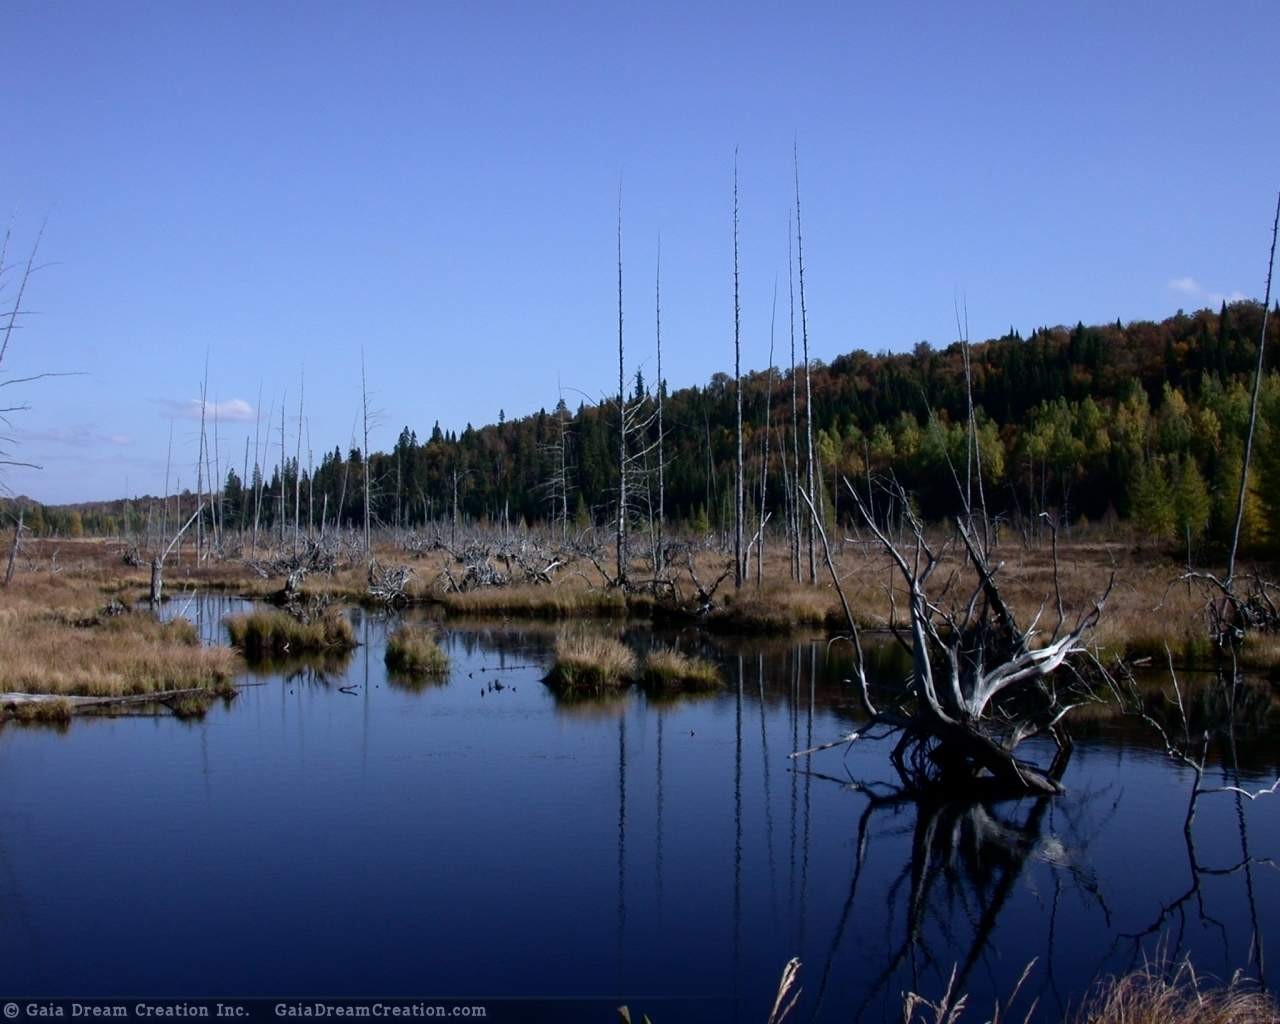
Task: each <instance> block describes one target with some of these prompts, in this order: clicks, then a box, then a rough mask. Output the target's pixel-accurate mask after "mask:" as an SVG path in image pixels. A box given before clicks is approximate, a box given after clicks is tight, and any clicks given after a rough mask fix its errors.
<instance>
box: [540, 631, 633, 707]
mask: <svg viewBox="0 0 1280 1024" xmlns="http://www.w3.org/2000/svg"><path fill="white" fill-rule="evenodd" d="M636 667H637V664H636V656H635V654H634V653H633V652H632V651H631V648H629V647H627V646H626V644H624V643H622V642H621V641H620V640H615V639H613V638H612V637H603V636H590V635H585V634H561V635H560V636H559V637H557V638H556V660H555V664H554V665H553V666H552V667H551V672H550V673H549V674H548V675H547V679H546V682H547V685H548V686H550V687H552V689H555V690H557V691H559V692H561V693H564V694H573V695H589V694H600V693H606V692H608V691H610V690H617V689H620V688H621V687H623V686H625V685H626V684H627V683H629V682H630V681H631V680H632V679H634V678H635V675H636Z"/></svg>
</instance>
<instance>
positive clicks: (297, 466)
mask: <svg viewBox="0 0 1280 1024" xmlns="http://www.w3.org/2000/svg"><path fill="white" fill-rule="evenodd" d="M300 376H301V379H300V380H299V382H298V441H297V444H296V446H295V448H294V457H293V553H294V554H295V555H296V554H297V553H298V534H299V532H300V529H301V521H302V517H301V506H302V409H303V402H304V400H305V398H306V393H307V375H306V373H305V372H303V373H302V374H301V375H300Z"/></svg>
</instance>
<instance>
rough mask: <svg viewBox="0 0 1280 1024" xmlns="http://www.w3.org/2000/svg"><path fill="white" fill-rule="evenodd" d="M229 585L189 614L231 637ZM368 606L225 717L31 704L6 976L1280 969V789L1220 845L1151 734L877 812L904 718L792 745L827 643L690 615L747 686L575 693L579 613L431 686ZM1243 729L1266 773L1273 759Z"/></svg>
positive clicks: (729, 984) (604, 983)
mask: <svg viewBox="0 0 1280 1024" xmlns="http://www.w3.org/2000/svg"><path fill="white" fill-rule="evenodd" d="M230 606H231V605H230V603H228V602H223V601H218V600H213V599H211V600H210V601H208V602H205V603H201V604H199V605H194V606H192V607H189V608H187V609H185V610H186V613H187V614H189V615H191V616H192V617H196V616H199V617H200V618H201V619H202V621H203V622H204V623H205V625H206V628H207V629H208V630H210V632H211V633H212V632H213V631H216V629H217V628H218V626H217V623H218V621H219V619H220V616H221V614H223V613H224V612H225V611H226V610H228V609H229V608H230ZM183 610H184V609H183V607H182V602H181V600H178V601H176V602H175V603H174V606H173V608H171V612H177V611H183ZM351 614H352V616H353V618H354V620H355V622H356V627H357V635H358V636H359V637H360V638H361V639H362V641H363V646H362V647H361V648H360V649H358V650H357V651H356V652H355V654H354V655H353V656H352V657H351V658H350V660H347V661H345V662H342V663H339V664H337V665H329V666H323V667H314V666H313V667H305V668H299V669H296V670H295V671H293V672H292V673H289V672H285V673H282V674H277V675H261V676H251V677H249V678H248V681H249V682H251V683H254V684H256V685H251V686H247V687H246V688H245V689H243V690H242V692H241V693H240V695H239V697H237V698H236V699H235V700H234V702H232V703H231V704H230V705H228V706H223V705H222V704H218V705H216V706H215V707H214V709H213V710H212V711H210V713H209V714H208V716H207V717H206V718H205V719H204V720H203V721H199V722H183V721H179V720H177V719H174V718H171V717H141V716H138V717H120V718H94V719H78V720H76V721H75V722H74V723H73V724H72V726H71V727H70V728H69V729H68V730H67V731H65V732H57V731H53V730H49V729H41V728H17V727H6V728H4V729H3V731H2V732H0V777H2V778H3V780H4V785H3V788H0V908H2V909H0V983H2V987H3V988H4V989H5V990H6V991H13V992H15V993H21V994H22V995H23V996H32V997H38V996H51V997H52V996H70V995H76V996H84V997H88V996H121V997H124V996H128V997H142V996H149V997H162V996H170V997H184V998H185V997H198V996H211V997H212V996H228V997H248V996H265V997H299V998H316V997H321V996H330V997H340V996H350V997H366V996H377V997H393V996H405V997H437V998H449V997H473V998H476V999H479V1000H483V999H484V998H486V997H488V998H495V999H496V998H497V997H503V996H519V997H565V996H575V997H588V996H589V997H601V998H605V999H609V1000H615V1001H617V1002H627V1003H628V1004H630V1006H631V1007H632V1009H633V1010H636V1011H640V1012H648V1013H650V1014H652V1015H653V1016H654V1019H655V1024H669V1022H671V1021H677V1020H680V1021H683V1020H699V1021H706V1020H722V1019H723V1020H742V1021H751V1022H763V1021H764V1020H765V1018H766V1017H767V1015H768V1010H769V1006H770V1004H771V1003H772V997H773V993H774V991H775V988H776V985H777V981H778V977H779V974H780V972H781V969H782V967H783V964H784V963H785V962H786V961H787V959H788V958H789V957H792V956H799V957H800V958H801V960H802V961H803V968H802V971H801V984H802V985H803V989H804V991H803V996H802V998H801V1003H800V1007H799V1012H798V1014H797V1015H796V1017H795V1018H794V1019H797V1020H811V1019H822V1020H827V1019H841V1020H866V1021H881V1020H900V1019H901V994H902V993H903V991H905V990H909V989H914V990H916V991H919V992H921V993H923V994H926V995H929V996H931V997H936V996H938V995H940V994H941V993H942V991H943V989H944V988H945V986H946V982H947V978H948V976H949V975H950V974H951V971H952V969H953V968H955V969H956V970H957V971H958V973H959V975H960V976H961V983H962V985H963V987H964V988H965V989H966V990H968V991H970V992H972V993H973V994H974V999H975V1000H977V1003H976V1005H977V1007H979V1008H980V1007H981V1006H982V1005H983V1000H984V999H989V997H990V995H992V994H1003V993H1006V992H1007V991H1008V990H1009V989H1010V988H1011V987H1012V985H1013V983H1014V981H1015V980H1016V978H1017V977H1018V975H1019V974H1021V972H1022V970H1023V968H1024V967H1025V966H1026V964H1027V962H1028V961H1029V960H1031V959H1032V958H1037V963H1036V965H1035V967H1034V968H1033V969H1032V972H1031V975H1030V978H1029V981H1028V990H1029V992H1030V993H1031V994H1033V995H1035V996H1038V998H1039V1006H1040V1011H1039V1012H1040V1017H1039V1018H1038V1019H1042V1020H1057V1019H1059V1018H1060V1015H1061V1011H1062V1009H1063V1007H1065V1006H1067V1005H1068V1004H1074V1003H1076V1002H1078V1001H1079V998H1080V995H1081V993H1082V991H1083V990H1084V988H1085V987H1086V986H1087V985H1088V983H1089V981H1090V979H1091V978H1092V977H1093V976H1094V975H1095V974H1096V973H1097V972H1098V971H1100V970H1102V971H1118V970H1124V969H1126V968H1128V967H1129V966H1131V965H1133V964H1134V963H1136V962H1140V961H1141V958H1142V956H1143V954H1144V953H1145V954H1146V955H1148V956H1155V955H1157V951H1158V950H1159V949H1160V948H1161V946H1162V945H1163V948H1164V950H1165V952H1166V954H1181V952H1183V951H1190V952H1191V954H1192V955H1193V957H1194V958H1195V961H1196V963H1197V965H1198V967H1199V968H1201V969H1202V970H1203V971H1205V972H1208V973H1212V974H1215V975H1218V976H1220V977H1226V976H1229V975H1230V974H1231V973H1232V972H1233V971H1234V970H1236V969H1237V968H1243V969H1244V970H1245V971H1246V972H1247V973H1249V974H1251V975H1253V976H1255V977H1257V976H1260V975H1261V976H1264V977H1265V978H1266V979H1267V980H1269V981H1273V980H1274V976H1273V975H1272V974H1271V973H1270V969H1271V965H1270V964H1269V963H1268V961H1267V954H1268V953H1270V952H1272V951H1273V949H1274V953H1275V956H1277V957H1280V873H1278V872H1277V871H1276V870H1275V869H1274V868H1273V867H1272V866H1268V865H1266V864H1262V863H1247V864H1246V865H1245V866H1243V867H1236V866H1237V865H1239V864H1240V862H1241V861H1242V860H1247V859H1248V858H1253V859H1254V860H1255V861H1256V860H1257V859H1260V858H1267V857H1277V858H1280V815H1277V809H1280V803H1277V801H1280V797H1277V798H1272V799H1270V800H1266V799H1264V800H1259V801H1256V802H1254V803H1252V804H1250V803H1248V802H1244V801H1237V800H1236V799H1234V798H1233V797H1230V796H1211V797H1206V798H1204V799H1202V801H1201V807H1200V811H1199V814H1198V816H1197V819H1196V823H1195V829H1194V847H1192V848H1189V847H1188V845H1187V843H1186V842H1185V840H1184V836H1183V831H1182V821H1183V813H1184V810H1185V804H1186V795H1187V791H1188V786H1189V779H1188V778H1187V777H1186V776H1185V775H1182V774H1179V773H1178V772H1176V771H1174V770H1173V769H1171V768H1170V767H1169V764H1168V762H1167V760H1166V759H1164V758H1163V757H1162V756H1160V755H1159V754H1158V752H1157V751H1155V750H1154V749H1153V748H1152V747H1151V746H1150V745H1149V744H1147V745H1143V743H1142V742H1139V740H1138V739H1137V733H1136V732H1135V731H1133V730H1132V729H1131V728H1128V727H1126V728H1125V729H1123V730H1122V729H1120V728H1117V727H1114V726H1107V725H1105V724H1103V725H1097V726H1094V727H1093V729H1092V736H1091V738H1088V739H1082V740H1081V741H1080V742H1079V743H1078V746H1077V749H1076V752H1075V755H1074V758H1073V759H1072V762H1071V765H1070V768H1069V770H1068V774H1067V777H1066V781H1067V784H1068V785H1069V787H1070V792H1069V793H1068V795H1066V796H1064V797H1061V798H1059V799H1056V800H1053V801H1034V800H1025V801H1021V802H1008V803H1000V804H996V805H991V806H983V805H980V804H979V805H968V806H964V805H958V804H947V805H942V806H935V807H919V806H915V805H903V806H898V807H885V808H880V809H876V810H869V809H868V802H867V800H866V799H865V798H864V797H863V796H861V795H859V794H858V793H857V792H855V791H853V790H851V789H849V788H847V787H846V786H845V785H843V782H844V781H846V780H847V776H846V769H847V770H848V772H850V773H852V775H854V776H856V777H859V778H861V779H866V778H887V777H888V762H887V753H888V751H887V750H886V749H884V748H883V747H882V746H878V745H875V744H868V745H866V746H865V747H863V746H855V747H854V749H853V750H852V751H851V752H850V753H849V754H848V756H847V757H845V758H842V752H841V751H840V750H832V751H827V752H825V753H823V754H821V755H819V756H818V757H817V758H815V760H814V765H813V767H814V769H815V770H816V771H819V772H822V773H823V774H824V775H826V776H829V777H827V778H824V777H818V776H815V775H812V774H808V775H806V774H801V773H798V772H796V771H793V770H792V767H793V762H791V761H789V760H788V758H787V755H788V753H789V752H791V751H792V750H795V749H799V748H803V747H807V746H809V745H811V744H812V743H818V742H822V741H825V740H829V739H833V738H835V737H837V736H838V735H840V734H841V733H842V732H847V731H848V728H849V725H850V722H851V721H852V714H853V712H852V706H851V705H852V700H851V696H850V695H849V694H848V693H847V692H846V691H845V690H843V689H842V687H841V685H840V682H839V679H840V676H841V675H842V674H843V668H844V665H843V662H842V660H841V657H842V656H841V655H840V654H839V653H838V652H833V653H830V654H829V653H828V650H827V647H826V645H825V643H823V642H816V641H815V642H812V643H811V642H808V641H802V642H784V643H779V642H751V643H738V642H735V641H727V640H723V639H714V640H705V639H700V638H698V637H697V636H696V635H694V634H692V633H690V634H678V635H673V636H670V637H666V638H664V639H666V640H668V641H675V642H678V643H679V644H680V645H681V646H683V647H685V648H686V649H689V650H702V651H703V652H704V653H711V654H714V655H715V656H717V657H718V658H719V659H720V660H721V663H722V665H723V667H724V670H725V678H726V687H725V689H724V691H723V692H722V693H720V694H717V695H714V696H712V697H709V698H700V699H690V700H683V701H679V702H675V703H662V704H657V703H651V702H648V701H647V700H646V699H645V698H644V696H643V695H642V694H640V693H638V692H637V693H632V694H631V695H630V696H628V697H627V698H626V699H625V700H621V701H617V702H612V703H605V704H570V705H562V704H558V703H557V701H556V700H555V698H554V697H553V696H552V695H551V694H550V693H549V692H548V691H547V689H546V688H545V687H544V686H543V684H542V683H541V677H542V675H543V672H544V670H545V667H546V665H547V664H548V652H549V649H550V644H551V642H552V639H553V636H554V634H553V632H552V631H551V630H550V629H548V628H540V627H523V626H500V627H492V628H479V627H469V626H450V627H448V628H446V627H443V626H442V627H440V633H441V636H442V642H443V644H444V645H445V647H446V648H447V650H448V652H449V654H450V655H451V657H452V659H453V671H452V675H451V677H450V679H449V680H448V681H447V682H446V683H443V684H439V685H427V686H424V687H421V688H417V689H414V688H409V687H405V686H403V685H397V684H396V683H395V682H394V681H392V680H389V679H388V678H387V675H386V672H385V670H384V669H383V665H382V655H383V645H384V639H385V635H386V630H387V622H386V620H385V619H383V618H380V617H371V616H369V615H368V614H366V613H362V612H359V611H353V612H352V613H351ZM629 637H630V639H631V640H632V641H633V642H635V643H636V644H637V645H643V644H645V643H647V642H649V638H648V635H647V634H646V633H643V632H635V633H631V634H629ZM895 670H896V668H895V663H894V659H893V658H892V657H891V656H888V655H886V658H885V671H886V672H890V671H895ZM498 682H500V683H501V685H502V688H501V689H497V688H495V687H494V686H493V685H491V684H496V683H498ZM340 688H346V689H345V691H344V689H340ZM1244 740H1245V738H1242V749H1245V750H1246V751H1247V758H1246V760H1247V763H1246V764H1245V766H1244V771H1243V778H1244V779H1246V780H1252V779H1261V778H1265V777H1266V776H1268V774H1269V773H1273V772H1274V771H1275V770H1276V768H1277V761H1278V760H1280V758H1278V757H1277V756H1276V749H1275V744H1274V740H1273V738H1271V737H1265V736H1264V737H1257V736H1255V737H1253V738H1252V739H1251V740H1249V742H1247V743H1246V742H1245V741H1244ZM1220 776H1221V773H1220V772H1219V773H1217V777H1220ZM1233 868H1234V869H1233ZM671 997H681V998H687V999H689V1000H692V1002H687V1003H667V1002H665V1001H664V1000H666V999H669V998H671ZM1021 1005H1024V1006H1025V1005H1026V1004H1025V1002H1024V1003H1023V1004H1021ZM1023 1012H1025V1010H1023V1011H1020V1012H1019V1013H1018V1014H1017V1019H1019V1020H1021V1019H1022V1013H1023ZM490 1017H491V1019H510V1018H505V1017H499V1015H498V1011H497V1009H494V1010H491V1013H490ZM566 1019H568V1018H567V1017H566ZM594 1019H601V1020H612V1019H614V1018H613V1016H612V1015H611V1014H605V1015H600V1014H599V1013H597V1015H596V1017H595V1018H594ZM637 1019H639V1018H638V1016H637ZM981 1019H985V1017H982V1018H981Z"/></svg>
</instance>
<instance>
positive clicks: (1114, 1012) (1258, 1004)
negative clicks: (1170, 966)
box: [1074, 960, 1280, 1024]
mask: <svg viewBox="0 0 1280 1024" xmlns="http://www.w3.org/2000/svg"><path fill="white" fill-rule="evenodd" d="M1277 1022H1280V1006H1278V1005H1277V1004H1276V1001H1275V1000H1274V999H1273V998H1272V997H1271V996H1270V995H1269V994H1267V993H1266V992H1263V991H1261V990H1260V989H1259V988H1258V987H1257V986H1256V985H1253V984H1250V983H1249V982H1248V981H1246V980H1245V979H1244V978H1243V976H1242V975H1241V974H1239V973H1238V972H1237V973H1236V975H1235V976H1234V977H1233V978H1232V979H1231V980H1230V981H1229V982H1228V983H1227V984H1225V985H1218V986H1213V985H1206V984H1205V983H1204V981H1203V979H1201V978H1200V977H1199V976H1198V975H1197V974H1196V971H1195V968H1194V967H1193V966H1192V964H1191V961H1190V960H1183V961H1182V962H1181V963H1179V964H1178V966H1177V968H1176V969H1175V970H1174V971H1173V972H1172V973H1169V972H1168V971H1167V970H1161V969H1159V968H1154V967H1151V966H1147V967H1144V968H1143V969H1141V970H1138V971H1134V972H1133V973H1131V974H1125V975H1122V976H1121V977H1118V978H1107V979H1106V980H1104V981H1102V982H1101V983H1100V984H1099V985H1098V986H1097V987H1096V988H1095V989H1094V991H1093V993H1092V995H1091V996H1090V997H1089V998H1088V999H1087V1000H1086V1002H1085V1004H1084V1006H1083V1007H1082V1008H1081V1010H1080V1011H1079V1013H1077V1014H1076V1017H1075V1021H1074V1024H1277Z"/></svg>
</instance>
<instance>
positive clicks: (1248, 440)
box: [1227, 194, 1280, 586]
mask: <svg viewBox="0 0 1280 1024" xmlns="http://www.w3.org/2000/svg"><path fill="white" fill-rule="evenodd" d="M1278 230H1280V194H1278V195H1277V196H1276V215H1275V218H1274V219H1273V220H1272V222H1271V251H1270V253H1269V254H1268V256H1267V288H1266V294H1265V296H1264V298H1263V300H1262V334H1261V336H1260V337H1259V339H1258V365H1257V367H1256V368H1255V370H1254V374H1253V395H1252V397H1251V398H1250V400H1249V429H1248V431H1247V432H1246V433H1245V441H1244V464H1243V465H1242V466H1241V467H1240V493H1239V496H1238V497H1237V499H1236V522H1235V527H1234V528H1233V529H1232V531H1231V550H1230V551H1229V552H1228V554H1227V585H1228V586H1230V585H1231V583H1232V582H1233V580H1234V579H1235V572H1236V552H1237V550H1238V549H1239V547H1240V525H1241V523H1243V522H1244V502H1245V495H1246V492H1247V491H1248V489H1249V459H1250V457H1251V456H1252V454H1253V433H1254V428H1255V427H1256V426H1257V423H1258V393H1259V391H1260V390H1261V388H1262V369H1263V356H1264V355H1265V352H1266V347H1267V318H1268V317H1269V316H1270V314H1271V272H1272V270H1274V268H1275V263H1276V233H1277V231H1278Z"/></svg>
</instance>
